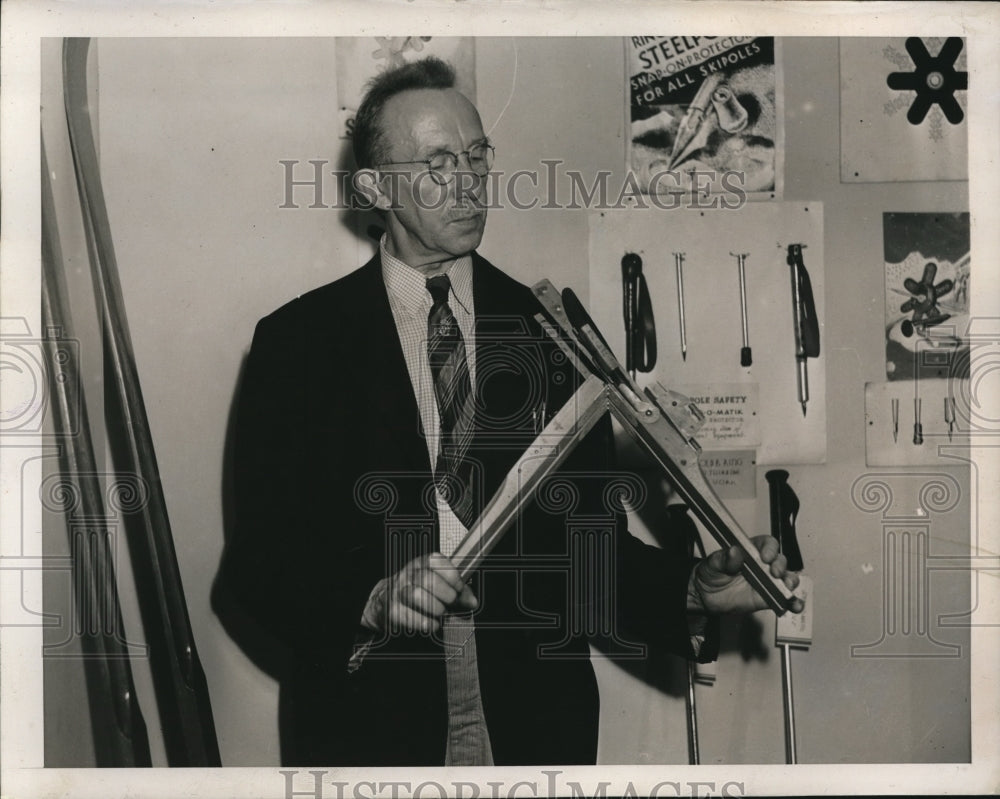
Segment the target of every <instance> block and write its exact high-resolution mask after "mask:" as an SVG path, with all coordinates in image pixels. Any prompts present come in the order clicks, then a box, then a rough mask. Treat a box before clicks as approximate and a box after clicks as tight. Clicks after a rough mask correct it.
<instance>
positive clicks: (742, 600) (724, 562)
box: [688, 535, 805, 614]
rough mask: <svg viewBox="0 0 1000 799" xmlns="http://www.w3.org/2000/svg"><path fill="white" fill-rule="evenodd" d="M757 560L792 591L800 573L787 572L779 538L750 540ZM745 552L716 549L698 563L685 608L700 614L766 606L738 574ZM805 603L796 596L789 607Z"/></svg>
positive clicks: (798, 607) (794, 610)
mask: <svg viewBox="0 0 1000 799" xmlns="http://www.w3.org/2000/svg"><path fill="white" fill-rule="evenodd" d="M752 541H753V544H754V546H755V547H757V551H758V552H759V553H760V559H761V560H762V561H763V562H764V563H765V564H767V565H768V566H769V567H770V571H771V575H772V576H774V577H776V578H777V579H779V580H784V582H785V585H787V586H788V587H789V589H791V590H793V591H794V590H795V588H796V586H798V584H799V576H798V574H796V573H795V572H790V571H788V563H787V561H786V560H785V556H784V555H782V554H780V553H779V552H778V539H776V538H774V537H773V536H770V535H760V536H757V537H756V538H753V539H752ZM745 557H746V554H745V553H744V552H743V550H742V548H740V547H736V546H733V547H729V548H727V549H719V550H716V551H715V552H713V553H712V554H711V555H709V556H708V557H707V558H705V559H704V560H703V561H701V562H700V563H698V565H697V566H696V567H695V569H694V571H692V572H691V580H690V582H689V583H688V610H691V611H695V612H702V613H712V614H718V613H751V612H753V611H755V610H763V609H764V608H766V607H767V603H766V602H765V601H764V598H763V597H762V596H761V595H760V594H758V593H757V592H756V591H755V590H754V589H753V587H752V586H751V585H750V583H748V582H747V581H746V578H745V577H743V576H742V575H741V574H740V568H741V567H742V566H743V560H744V558H745ZM803 607H805V605H804V603H803V602H802V600H801V599H799V598H798V597H796V598H795V600H794V601H793V603H792V606H791V608H790V610H791V612H792V613H801V612H802V609H803Z"/></svg>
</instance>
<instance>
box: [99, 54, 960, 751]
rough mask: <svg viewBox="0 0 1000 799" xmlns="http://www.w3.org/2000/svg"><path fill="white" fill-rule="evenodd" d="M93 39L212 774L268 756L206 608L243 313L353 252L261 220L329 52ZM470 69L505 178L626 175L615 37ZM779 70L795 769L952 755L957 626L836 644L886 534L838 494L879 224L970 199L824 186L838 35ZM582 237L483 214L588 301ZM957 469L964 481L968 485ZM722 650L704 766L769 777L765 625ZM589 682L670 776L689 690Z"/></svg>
mask: <svg viewBox="0 0 1000 799" xmlns="http://www.w3.org/2000/svg"><path fill="white" fill-rule="evenodd" d="M98 49H99V60H98V72H99V85H100V105H99V112H100V128H101V156H102V170H103V176H104V181H105V183H104V186H105V194H106V198H107V202H108V211H109V214H110V219H111V226H112V231H113V233H114V235H115V246H116V250H117V255H118V261H119V265H120V268H121V272H122V275H121V277H122V288H123V292H124V296H125V301H126V305H127V307H128V313H129V322H130V325H131V330H132V337H133V342H134V345H135V351H136V356H137V359H138V363H139V369H140V377H141V380H142V388H143V392H144V394H145V397H146V404H147V410H148V413H149V418H150V424H151V427H152V432H153V436H154V440H155V443H156V447H157V457H158V460H159V465H160V470H161V476H162V481H163V485H164V489H165V491H166V499H167V506H168V508H169V512H170V519H171V523H172V527H173V531H174V537H175V541H176V545H177V555H178V559H179V562H180V568H181V573H182V575H183V578H184V584H185V590H186V592H187V598H188V605H189V608H190V611H191V620H192V623H193V625H194V632H195V636H196V640H197V644H198V649H199V653H200V655H201V659H202V663H203V665H204V668H205V672H206V675H207V678H208V684H209V689H210V691H211V695H212V704H213V708H214V711H215V720H216V726H217V729H218V733H219V741H220V746H221V749H222V756H223V762H224V764H225V765H252V764H267V763H276V762H277V760H278V743H277V725H276V718H275V709H276V689H275V686H274V684H273V683H272V681H271V680H270V679H269V678H268V677H266V676H265V675H263V674H261V673H260V672H258V671H257V670H256V669H255V668H254V667H253V666H252V665H251V664H250V663H249V661H248V660H247V659H246V658H245V657H244V655H243V654H242V653H241V652H240V650H239V649H238V648H237V647H236V645H235V644H234V643H233V642H232V641H231V640H230V639H229V638H228V637H227V635H226V634H225V632H224V630H223V629H222V627H221V625H220V624H219V622H218V620H217V618H216V617H215V615H214V614H213V612H212V610H211V605H210V593H211V588H212V582H213V580H214V577H215V570H216V567H217V565H218V560H219V556H220V554H221V551H222V546H223V541H224V538H223V536H224V509H223V465H224V464H223V452H224V444H225V441H226V435H227V430H228V425H229V421H230V414H231V409H232V402H233V393H234V388H235V386H236V383H237V379H238V375H239V371H240V366H241V360H242V358H243V356H244V353H245V350H246V348H247V346H248V344H249V341H250V337H251V334H252V330H253V326H254V323H255V322H256V320H257V319H258V318H259V317H260V316H262V315H264V314H265V313H267V312H268V311H270V310H271V309H273V308H275V307H277V306H278V305H279V304H281V303H283V302H284V301H285V300H287V299H288V298H290V297H292V296H294V295H295V294H297V293H299V292H302V291H304V290H307V289H309V288H311V287H313V286H317V285H320V284H322V283H325V282H327V281H329V280H332V279H334V278H336V277H338V276H340V275H342V274H344V273H345V272H347V271H348V270H350V269H352V268H353V267H354V266H356V265H357V264H358V263H359V262H360V260H361V259H362V257H363V254H364V252H366V251H367V245H366V244H360V245H359V243H358V240H357V239H356V237H355V236H354V235H353V234H352V233H351V232H350V230H349V227H348V226H347V225H346V224H345V221H344V219H343V218H342V216H341V214H340V212H338V211H334V210H324V209H309V208H307V207H305V205H306V203H305V202H303V203H302V207H301V208H299V209H298V210H291V209H279V208H278V206H279V204H281V202H282V200H283V183H282V174H283V173H282V169H281V167H280V166H279V161H280V160H281V159H300V160H301V161H303V162H305V161H307V160H308V159H314V158H325V159H329V160H330V161H331V162H332V163H333V164H335V163H336V162H337V160H338V154H339V148H340V146H341V142H339V141H338V140H337V139H335V138H334V133H333V132H334V131H336V130H337V114H336V102H337V100H336V75H335V69H334V64H335V59H334V43H333V41H332V40H321V39H295V40H287V39H286V40H279V39H235V40H234V39H203V40H188V39H155V40H154V39H147V40H130V39H105V40H102V41H100V43H99V48H98ZM515 50H516V64H517V69H516V83H515V84H514V89H513V94H511V86H512V78H513V76H514V60H515V57H514V54H515ZM476 56H477V79H478V104H479V107H480V109H481V112H482V117H483V122H484V126H485V127H486V128H487V130H490V129H491V128H493V129H492V131H491V136H492V138H493V139H494V140H495V143H496V147H497V154H498V155H497V166H498V168H503V169H505V170H514V169H517V168H522V167H523V168H537V167H538V166H539V164H540V160H541V159H543V158H560V159H562V160H563V161H564V162H565V168H566V169H573V168H577V169H580V170H581V171H582V172H583V174H584V175H585V176H592V175H593V174H594V173H595V172H596V171H598V170H600V169H608V170H611V171H612V172H613V174H614V178H613V180H612V185H616V186H617V185H620V181H621V179H622V176H623V173H624V148H625V142H624V139H623V131H624V100H623V91H624V85H625V76H624V72H625V70H624V63H623V48H622V44H621V41H620V40H619V39H612V38H608V39H595V38H583V39H550V38H523V39H517V40H512V39H480V40H478V42H477V52H476ZM784 57H785V64H786V68H785V74H786V76H787V77H786V117H787V130H786V140H787V155H786V169H785V181H786V191H785V197H786V199H801V200H821V201H822V202H823V205H824V209H825V236H826V242H825V253H826V274H827V287H828V290H827V296H826V301H825V302H826V315H827V318H826V325H825V335H826V340H825V342H824V346H825V347H826V353H827V364H828V372H827V385H828V386H830V387H831V388H830V394H829V396H828V397H827V403H828V420H829V421H828V424H829V427H828V431H827V432H828V441H829V444H828V459H827V463H826V464H825V465H818V466H809V467H796V468H795V470H794V472H793V480H794V487H795V489H796V491H797V493H798V495H799V497H800V499H801V500H802V504H803V510H802V513H801V515H800V518H799V524H798V527H799V530H800V540H801V545H802V549H803V552H804V554H805V557H806V562H807V565H808V567H809V571H810V573H811V574H812V575H813V578H814V580H815V581H816V585H817V598H816V603H815V612H816V615H815V631H816V632H815V639H816V640H815V644H814V645H813V647H812V649H811V650H810V651H809V652H797V653H795V669H796V671H795V680H796V700H797V708H796V709H797V717H798V724H799V751H800V757H801V760H802V761H804V762H906V761H917V762H919V761H961V760H965V759H967V758H968V753H969V708H968V696H969V692H968V685H969V675H968V659H967V652H968V647H967V645H966V644H967V636H965V635H963V631H961V630H959V631H956V630H947V631H937V633H936V634H937V635H938V637H940V638H941V639H942V640H946V641H948V642H950V643H960V644H963V646H964V649H963V654H964V655H965V657H963V658H958V659H947V660H942V659H939V660H931V659H897V660H887V659H867V660H859V659H854V658H852V657H851V649H850V647H851V645H852V644H863V643H868V642H871V641H874V640H877V638H878V637H879V634H880V631H881V624H882V612H883V611H882V594H881V591H882V583H881V580H882V574H883V572H882V569H881V566H882V554H881V547H882V534H881V522H880V519H879V518H878V517H877V516H876V515H870V514H863V513H861V512H860V511H858V510H856V509H855V508H854V506H853V505H852V504H851V502H850V496H849V492H850V487H851V485H852V483H853V482H854V480H855V479H856V478H858V477H859V476H861V475H862V474H864V473H866V471H867V470H866V468H865V465H864V428H863V420H864V407H863V397H864V390H863V389H864V383H865V381H869V380H878V379H880V376H881V375H882V374H883V373H884V370H883V365H882V351H881V347H882V332H881V326H882V321H881V316H880V314H881V307H882V299H881V298H882V291H883V287H882V271H881V262H882V255H881V253H882V248H881V213H882V211H884V210H894V211H901V210H940V209H947V210H965V209H966V208H967V186H966V184H965V183H942V184H906V185H889V184H884V185H841V184H840V183H839V141H838V113H839V83H838V56H837V41H836V39H833V38H830V39H819V40H817V39H809V40H785V43H784ZM508 100H510V103H509V106H507V107H506V110H505V111H504V112H503V114H502V115H501V109H503V108H504V106H505V104H506V103H507V102H508ZM498 117H499V121H497V118H498ZM494 123H495V127H494ZM302 174H303V176H304V175H305V173H302ZM297 196H299V195H297ZM302 196H305V195H302ZM587 240H588V238H587V212H586V211H585V210H562V211H554V210H538V211H535V212H534V213H526V212H520V211H516V210H503V211H494V212H492V213H491V219H490V223H489V225H488V229H487V233H486V237H485V239H484V242H483V245H482V247H481V252H482V253H483V254H484V255H485V256H486V257H488V258H490V259H491V260H493V261H494V262H495V263H497V264H498V265H500V266H502V267H503V268H505V269H507V270H508V271H509V272H510V273H511V274H513V275H514V276H515V277H518V278H519V279H521V280H523V281H525V282H534V281H535V280H536V279H538V278H539V277H542V276H545V277H549V278H550V279H551V280H552V281H553V282H554V283H556V284H557V285H569V286H572V287H573V288H574V289H575V290H576V291H577V292H578V294H580V295H581V297H582V298H583V299H584V300H585V301H586V300H587V293H588V254H587V253H588V250H587ZM838 274H842V275H843V276H844V279H843V280H837V279H835V276H837V275H838ZM950 471H951V473H952V474H954V476H956V478H957V479H958V480H959V481H960V483H961V484H962V485H967V473H966V472H964V471H963V470H961V469H954V470H950ZM966 493H967V492H966ZM901 501H902V502H904V503H906V502H915V499H912V498H911V497H909V496H903V498H902V499H901ZM732 509H733V510H734V513H735V514H736V515H737V517H738V518H739V519H740V520H741V522H743V523H744V526H746V527H748V528H751V529H755V530H760V531H767V530H768V529H769V525H768V518H767V514H768V510H767V491H766V486H765V484H764V481H763V475H760V477H759V480H758V500H757V501H756V502H748V501H742V502H734V503H732ZM968 513H969V509H968V506H967V504H966V501H965V500H963V502H962V504H960V506H959V507H958V508H957V509H956V510H954V511H952V512H951V513H949V514H948V515H947V516H944V517H941V518H940V519H937V520H935V525H936V526H935V528H934V530H935V536H936V540H937V536H938V534H939V533H940V540H941V541H944V542H951V543H950V544H948V546H949V547H951V548H952V550H953V551H955V552H961V551H962V549H961V545H962V543H963V542H965V541H966V540H967V537H968V529H967V520H968ZM869 564H870V565H872V566H874V569H873V570H866V568H865V567H866V565H869ZM966 586H967V578H963V577H962V576H961V575H948V574H940V575H937V576H935V582H934V586H933V588H934V590H935V609H936V610H938V611H939V612H945V611H954V612H958V611H961V610H963V609H966V608H967V606H968V596H967V593H968V592H967V587H966ZM757 628H763V631H762V632H761V633H759V636H760V638H759V640H760V641H761V642H762V646H763V650H762V651H763V652H765V653H766V657H764V656H762V657H763V658H764V659H757V658H751V659H750V660H744V659H743V657H742V656H741V654H740V652H739V651H738V650H737V639H738V638H739V636H740V635H741V633H743V634H746V633H749V634H751V635H752V634H753V633H754V631H755V630H757ZM725 640H726V644H727V649H728V651H726V652H725V653H724V654H723V657H722V658H721V660H720V662H719V666H718V682H717V684H716V685H715V686H714V687H712V688H706V689H699V697H698V698H699V711H700V723H701V739H702V740H701V744H702V753H703V762H706V763H708V762H719V763H743V762H751V763H752V762H761V763H768V762H771V763H774V762H782V761H783V745H782V716H781V694H780V670H779V665H778V660H777V651H776V650H775V649H774V648H773V646H772V642H773V633H772V621H771V618H770V617H769V616H768V615H767V614H766V613H765V614H757V615H756V616H755V617H753V619H751V620H748V621H745V622H744V623H742V624H733V625H729V626H727V628H726V639H725ZM598 671H599V679H600V682H601V688H602V706H603V708H604V715H603V724H602V738H601V759H602V761H603V762H649V763H655V762H686V749H685V742H684V720H683V700H682V699H681V698H680V697H679V696H669V695H666V694H664V693H663V692H661V691H659V690H658V689H655V688H651V687H649V686H648V685H647V684H646V683H645V682H644V681H642V680H640V679H636V678H635V677H632V676H629V675H628V674H626V673H625V672H624V671H623V670H622V669H621V668H619V667H618V666H617V665H615V664H610V663H599V664H598ZM151 702H152V698H151V697H150V698H149V699H147V700H146V701H145V703H144V706H145V705H148V704H150V703H151Z"/></svg>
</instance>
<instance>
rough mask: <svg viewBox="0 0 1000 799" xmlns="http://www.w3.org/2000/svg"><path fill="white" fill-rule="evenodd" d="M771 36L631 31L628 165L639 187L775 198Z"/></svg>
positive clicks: (778, 156)
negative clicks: (643, 32) (738, 193)
mask: <svg viewBox="0 0 1000 799" xmlns="http://www.w3.org/2000/svg"><path fill="white" fill-rule="evenodd" d="M778 44H779V41H778V40H776V39H775V38H774V37H771V36H759V37H754V36H631V37H628V38H626V40H625V49H626V58H627V80H628V88H627V95H626V96H627V97H628V100H627V104H628V109H627V119H628V124H629V128H630V135H629V137H628V142H629V144H628V156H627V158H628V164H629V168H630V169H631V172H632V174H633V175H634V176H635V179H636V180H637V182H638V185H639V187H640V188H641V189H642V190H643V191H645V192H647V193H649V194H680V193H684V194H688V193H692V192H696V193H699V194H704V193H709V194H720V193H724V192H733V191H740V192H745V193H746V195H747V196H748V197H750V198H752V199H774V198H778V199H780V198H781V193H782V183H783V166H784V152H783V150H784V136H783V132H784V127H783V126H784V123H783V107H782V106H783V101H782V82H781V76H780V58H779V48H778Z"/></svg>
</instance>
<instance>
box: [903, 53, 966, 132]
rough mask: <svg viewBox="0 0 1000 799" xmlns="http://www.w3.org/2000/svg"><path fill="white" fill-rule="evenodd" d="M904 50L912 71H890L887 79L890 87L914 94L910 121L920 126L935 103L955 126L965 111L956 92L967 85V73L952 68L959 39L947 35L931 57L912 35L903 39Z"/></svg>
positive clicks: (909, 115) (908, 113)
mask: <svg viewBox="0 0 1000 799" xmlns="http://www.w3.org/2000/svg"><path fill="white" fill-rule="evenodd" d="M906 52H908V53H909V54H910V58H911V59H912V60H913V64H914V67H915V69H914V70H913V72H890V73H889V77H888V78H886V83H887V84H888V85H889V88H890V89H896V90H898V91H914V92H916V93H917V96H916V98H915V99H914V100H913V104H912V105H911V106H910V110H909V111H907V113H906V118H907V119H908V120H909V121H910V123H911V124H913V125H919V124H920V123H921V122H923V121H924V118H925V117H926V116H927V112H928V111H930V109H931V106H933V105H935V104H937V105H938V106H940V108H941V110H942V111H943V112H944V115H945V118H946V119H947V120H948V121H949V122H950V123H951V124H952V125H957V124H958V123H959V122H961V121H962V120H963V119H964V118H965V113H964V112H963V111H962V107H961V106H960V105H959V104H958V100H956V99H955V92H956V91H959V90H962V91H964V90H966V89H968V88H969V73H968V72H959V71H958V70H956V69H955V60H956V59H957V58H958V55H959V53H961V52H962V40H961V39H960V38H958V37H957V36H950V37H949V38H948V39H946V40H945V43H944V44H943V45H942V46H941V50H940V51H939V52H938V54H937V55H936V56H931V54H930V53H929V52H927V47H926V46H925V45H924V42H923V40H922V39H919V38H918V37H916V36H911V37H910V38H909V39H907V40H906Z"/></svg>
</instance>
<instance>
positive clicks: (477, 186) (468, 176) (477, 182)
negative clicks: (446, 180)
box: [452, 169, 486, 200]
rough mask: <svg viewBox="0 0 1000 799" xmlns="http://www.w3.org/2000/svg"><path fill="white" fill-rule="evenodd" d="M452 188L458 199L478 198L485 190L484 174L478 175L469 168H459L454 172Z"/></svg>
mask: <svg viewBox="0 0 1000 799" xmlns="http://www.w3.org/2000/svg"><path fill="white" fill-rule="evenodd" d="M452 188H453V189H454V191H455V196H456V198H458V199H460V200H461V199H466V198H472V199H474V200H479V199H480V198H481V197H482V196H483V193H484V192H485V190H486V175H480V174H479V173H477V172H473V171H472V170H471V169H459V170H457V171H456V172H455V179H454V181H452Z"/></svg>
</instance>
